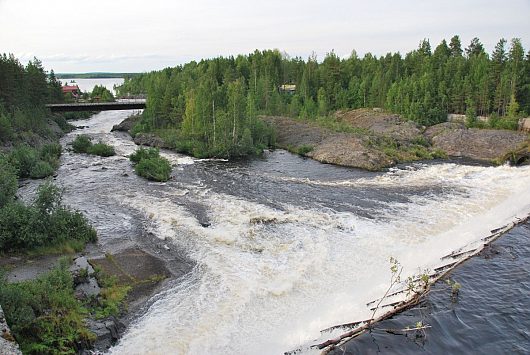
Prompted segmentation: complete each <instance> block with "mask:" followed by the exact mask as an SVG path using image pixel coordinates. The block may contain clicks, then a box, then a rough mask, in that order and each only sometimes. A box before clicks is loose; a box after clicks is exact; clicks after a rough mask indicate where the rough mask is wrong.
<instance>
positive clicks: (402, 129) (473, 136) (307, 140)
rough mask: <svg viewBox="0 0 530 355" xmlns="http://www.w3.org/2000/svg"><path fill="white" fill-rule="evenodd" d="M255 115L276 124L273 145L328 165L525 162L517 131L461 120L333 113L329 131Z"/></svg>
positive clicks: (529, 145)
mask: <svg viewBox="0 0 530 355" xmlns="http://www.w3.org/2000/svg"><path fill="white" fill-rule="evenodd" d="M260 118H261V119H262V120H263V121H265V122H267V123H268V124H270V125H271V126H273V127H274V128H275V131H276V141H277V146H279V147H280V148H285V149H288V150H290V151H292V152H295V153H298V154H301V155H304V156H308V157H311V158H313V159H315V160H318V161H320V162H323V163H329V164H336V165H343V166H349V167H357V168H361V169H367V170H381V169H383V168H385V167H389V166H392V165H394V164H396V163H398V162H407V161H414V160H420V159H432V158H436V157H444V156H451V157H461V158H467V159H472V160H477V161H482V162H487V163H495V164H501V163H504V162H506V161H510V162H511V163H513V164H514V165H519V164H523V163H528V162H530V140H529V137H528V134H527V133H525V132H522V131H509V130H494V129H478V128H469V129H468V128H467V127H466V126H465V124H464V123H462V122H445V123H441V124H437V125H434V126H431V127H428V128H427V129H425V128H424V127H419V126H417V125H416V124H415V123H414V122H411V121H405V120H403V119H401V118H400V116H398V115H395V114H391V113H387V112H384V111H383V110H380V109H357V110H351V111H338V112H336V113H335V115H334V118H335V123H336V124H337V125H340V127H338V129H336V128H337V127H332V126H330V127H331V128H333V129H334V130H332V129H330V128H325V127H323V126H322V125H319V124H317V123H316V122H312V121H308V120H297V119H292V118H287V117H276V116H264V117H260ZM326 127H327V126H326ZM341 130H342V132H338V131H341Z"/></svg>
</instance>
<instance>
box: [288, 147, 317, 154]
mask: <svg viewBox="0 0 530 355" xmlns="http://www.w3.org/2000/svg"><path fill="white" fill-rule="evenodd" d="M287 150H288V151H290V152H292V153H295V154H298V155H301V156H305V155H306V154H307V153H309V152H311V151H312V150H313V146H311V145H305V144H304V145H301V146H299V147H287Z"/></svg>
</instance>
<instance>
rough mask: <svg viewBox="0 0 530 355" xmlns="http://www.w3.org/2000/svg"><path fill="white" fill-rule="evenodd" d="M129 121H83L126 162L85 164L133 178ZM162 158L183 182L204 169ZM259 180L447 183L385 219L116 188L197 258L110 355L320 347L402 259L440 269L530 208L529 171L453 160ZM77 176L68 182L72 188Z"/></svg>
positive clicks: (171, 190) (110, 117) (201, 188)
mask: <svg viewBox="0 0 530 355" xmlns="http://www.w3.org/2000/svg"><path fill="white" fill-rule="evenodd" d="M124 115H126V114H124V113H121V112H107V113H101V114H98V115H95V116H93V117H92V118H91V119H90V120H89V121H80V122H78V124H79V125H85V124H86V125H89V128H87V129H84V130H82V131H78V132H76V133H75V134H77V133H88V134H91V135H93V136H94V137H95V138H97V139H102V140H103V141H105V142H108V143H111V144H113V145H114V146H115V148H116V151H117V153H118V156H117V157H114V158H108V159H99V158H89V157H87V159H93V160H94V162H92V163H90V164H110V165H108V167H109V169H108V170H106V171H109V172H112V171H114V170H115V169H116V170H117V171H122V170H121V169H126V170H123V171H124V172H128V173H129V174H132V172H131V171H130V169H131V168H130V164H128V163H127V160H126V155H128V154H130V153H132V152H133V151H134V149H135V148H136V147H135V145H134V144H133V143H132V142H130V140H127V139H125V138H122V137H121V136H120V135H115V134H108V132H109V131H110V129H111V127H112V125H114V124H116V123H117V122H119V121H120V120H121V119H123V118H124ZM70 138H71V137H70ZM163 154H164V155H165V156H166V157H167V158H169V159H170V160H171V161H172V163H173V164H174V165H175V169H179V170H181V171H182V174H186V171H187V169H190V168H191V167H193V164H194V163H196V164H199V163H198V162H197V161H196V160H194V159H191V158H187V157H183V156H182V155H178V154H174V153H171V152H163ZM77 159H81V158H77ZM86 163H89V162H88V161H87V162H86ZM124 163H125V164H124ZM83 164H85V163H83ZM111 165H112V166H111ZM98 166H99V165H98ZM76 171H81V168H80V169H79V170H76ZM258 173H259V174H260V175H262V176H266V177H267V179H270V180H281V181H282V182H283V180H285V181H284V182H285V184H288V183H290V184H293V183H294V184H300V186H307V185H306V184H309V185H311V186H325V187H329V188H335V187H336V188H341V189H344V190H340V191H344V193H345V194H347V195H348V196H350V195H351V196H355V195H356V194H357V193H358V192H360V191H365V190H363V189H370V188H374V187H384V188H388V189H389V191H391V190H394V191H395V190H396V189H401V190H402V191H403V192H404V193H407V191H413V190H414V189H420V190H421V189H422V188H423V187H429V186H437V187H440V188H441V189H442V190H443V193H431V194H412V193H411V194H410V199H409V201H407V202H387V203H386V205H385V206H384V208H383V209H384V211H377V212H378V213H376V214H375V215H377V216H380V218H378V219H369V218H364V217H360V216H358V215H355V214H353V213H349V212H338V211H336V210H334V209H333V205H328V206H322V207H319V208H316V207H314V208H304V207H300V204H293V205H291V204H284V205H283V206H281V207H282V208H281V210H279V209H274V208H272V207H270V206H269V205H265V204H261V203H259V202H252V201H249V200H246V199H244V198H241V197H236V196H234V195H229V194H225V193H221V192H219V191H218V189H216V188H214V187H212V186H210V185H212V182H211V181H200V182H197V183H185V182H180V181H176V182H173V183H168V184H152V183H144V182H143V181H142V180H136V183H135V185H134V186H132V185H131V186H127V189H126V190H120V189H115V188H112V189H109V191H107V192H106V193H108V198H109V199H111V200H113V201H114V203H116V204H121V205H123V206H124V207H125V210H127V209H133V210H137V211H139V212H140V213H142V214H143V215H145V219H146V220H147V221H148V223H147V226H146V228H148V229H150V231H151V232H153V233H154V235H157V236H158V237H159V238H161V239H165V240H166V241H165V243H167V244H168V245H171V243H174V244H175V246H177V248H178V249H181V250H184V251H185V252H186V253H187V254H188V256H189V257H190V258H191V259H193V260H195V261H196V263H197V266H196V267H195V268H194V270H193V271H192V272H191V273H190V274H189V275H187V276H186V277H185V278H184V280H182V282H179V283H178V284H176V285H175V286H173V287H171V288H169V289H167V290H165V292H164V293H163V294H161V295H158V296H157V301H156V302H155V303H154V304H153V305H152V306H151V307H150V309H149V310H148V311H147V312H146V313H145V315H144V316H143V317H141V318H140V319H138V320H137V321H136V322H135V323H134V324H133V325H132V326H131V327H130V328H129V329H128V330H127V332H126V334H125V335H124V337H123V338H122V339H121V340H120V342H119V344H118V345H117V346H115V347H114V348H112V349H111V350H110V353H112V354H280V353H283V352H285V351H290V350H294V349H297V348H299V347H301V348H302V349H304V352H305V353H311V352H316V351H314V350H309V349H308V346H309V345H311V344H314V343H316V342H317V341H316V339H320V341H324V340H326V339H327V338H328V337H330V336H333V335H336V334H324V335H321V334H320V331H321V330H322V329H326V328H328V327H331V326H334V325H338V324H343V323H347V322H352V321H358V320H364V319H368V318H370V317H371V313H372V312H371V311H370V310H369V307H367V306H366V304H367V303H368V302H370V301H373V300H374V299H377V298H379V297H381V296H382V295H383V294H384V292H385V291H386V289H387V288H388V286H389V281H390V275H391V274H390V265H389V261H388V260H389V258H390V257H391V256H392V257H394V258H396V259H398V260H399V262H400V263H401V264H402V265H403V267H404V271H403V274H402V279H404V278H406V277H407V276H409V275H413V274H419V273H421V272H423V271H424V270H425V269H431V270H432V269H434V268H435V267H437V266H440V265H441V264H442V262H441V260H440V258H441V257H443V256H446V255H448V254H450V253H451V252H452V251H454V250H457V249H459V248H461V247H463V246H470V245H473V244H479V243H480V240H481V238H483V237H486V236H488V235H489V234H490V231H491V230H492V229H495V228H497V227H500V226H503V225H505V224H506V223H507V222H509V221H513V220H514V218H515V217H517V216H519V217H523V216H526V215H527V214H528V213H530V166H526V167H521V168H513V167H509V166H501V167H479V166H464V165H456V164H449V163H448V164H439V165H423V166H420V168H419V169H394V170H391V171H390V172H388V173H386V174H382V175H376V176H373V177H370V178H366V177H365V178H357V179H344V180H338V181H337V180H334V181H326V180H314V179H313V180H312V179H309V178H302V179H300V178H296V177H293V176H280V177H278V176H277V175H273V174H270V172H269V171H262V172H261V171H260V172H258ZM99 174H102V173H99ZM286 175H289V174H286ZM295 175H296V174H295ZM100 176H101V175H100ZM113 176H114V175H113ZM241 176H242V177H240V178H241V179H244V178H245V177H244V175H241ZM220 179H221V177H220ZM69 181H71V178H70V177H65V181H64V183H65V184H66V185H67V186H68V182H69ZM227 183H229V181H227ZM118 184H119V186H121V184H122V183H121V182H119V181H118ZM136 184H137V185H136ZM152 186H156V187H157V188H158V189H157V192H156V193H154V192H153V191H151V190H150V187H152ZM256 188H259V186H256ZM291 188H293V189H295V188H296V186H293V187H291ZM233 189H234V190H235V189H237V186H234V187H233ZM426 190H427V191H430V190H429V189H426ZM69 191H75V187H73V186H72V187H70V188H69ZM82 191H83V190H82ZM81 193H82V192H81ZM282 193H284V192H282ZM236 195H237V194H236ZM177 196H185V197H186V198H188V199H189V200H191V201H196V202H197V203H200V204H203V205H205V206H207V209H208V214H209V218H210V222H211V226H209V227H208V228H204V227H203V226H201V225H200V223H199V222H198V221H197V219H196V217H195V216H193V215H192V214H190V212H188V210H187V209H186V206H184V205H182V204H176V203H175V202H174V198H175V197H177ZM88 198H90V197H88ZM284 200H285V199H283V200H282V201H284ZM393 200H395V199H391V198H389V201H393ZM258 201H259V199H258ZM297 206H298V207H297ZM336 332H337V333H341V330H340V329H339V330H337V331H336Z"/></svg>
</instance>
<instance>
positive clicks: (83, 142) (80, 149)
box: [72, 134, 92, 153]
mask: <svg viewBox="0 0 530 355" xmlns="http://www.w3.org/2000/svg"><path fill="white" fill-rule="evenodd" d="M91 146H92V142H91V140H90V138H89V137H88V136H87V135H85V134H81V135H79V136H77V137H75V139H74V141H73V142H72V148H73V149H74V152H76V153H88V149H89V148H90V147H91Z"/></svg>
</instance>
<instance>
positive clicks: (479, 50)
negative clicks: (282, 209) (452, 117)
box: [118, 36, 530, 157]
mask: <svg viewBox="0 0 530 355" xmlns="http://www.w3.org/2000/svg"><path fill="white" fill-rule="evenodd" d="M118 91H119V92H120V93H131V94H147V107H146V110H145V111H144V113H143V116H142V119H141V120H140V121H139V122H138V123H136V125H135V127H133V129H132V134H133V136H134V135H136V134H139V133H145V132H149V133H154V134H156V135H159V136H160V137H162V138H163V139H164V141H165V142H166V145H168V146H171V147H174V148H175V149H177V150H179V151H183V152H186V153H189V154H192V155H194V156H196V157H205V156H217V157H230V156H234V155H245V154H253V153H254V152H256V151H258V152H259V151H260V149H262V148H263V147H264V146H265V145H267V144H271V143H273V142H274V135H273V133H272V132H271V131H270V129H269V128H268V126H267V125H264V124H263V123H262V121H261V120H260V119H258V115H268V116H271V115H273V116H278V115H284V116H290V117H299V118H301V119H304V120H306V121H310V122H314V123H317V124H321V125H323V126H329V125H330V124H331V125H334V123H333V122H331V121H332V120H333V115H331V113H332V112H334V111H336V110H346V109H357V108H371V107H380V108H385V109H386V110H388V111H389V112H393V113H398V114H400V115H402V117H404V118H405V119H408V120H410V121H412V122H414V123H416V124H417V125H420V126H421V125H423V126H431V125H435V124H437V123H440V122H444V121H446V119H447V114H448V113H458V114H465V115H466V116H467V117H468V124H469V125H470V126H479V125H481V123H478V122H479V121H477V116H479V115H489V116H491V118H492V119H491V120H490V123H489V125H490V126H491V127H493V128H509V129H515V128H516V127H517V119H518V118H519V117H521V116H522V115H524V114H528V113H530V52H529V53H528V54H526V56H525V51H524V49H523V47H522V45H521V41H520V39H518V38H514V39H512V40H511V42H510V44H509V47H508V43H507V41H506V40H505V39H501V40H500V41H499V42H498V44H497V45H496V47H495V50H494V51H493V53H491V55H488V54H487V53H486V51H485V50H484V47H483V45H482V44H481V42H480V41H479V39H477V38H474V39H473V40H472V41H471V43H470V44H469V46H468V47H467V48H465V49H463V48H462V45H461V41H460V38H459V37H458V36H454V37H452V38H451V40H450V41H449V43H448V42H447V41H445V40H443V41H442V42H441V43H440V44H439V45H438V46H436V48H435V49H434V51H433V50H432V49H431V45H430V43H429V41H428V40H423V41H421V42H420V45H419V47H418V49H416V50H413V51H411V52H409V53H407V54H406V55H404V56H402V55H401V54H400V53H388V54H387V55H385V56H381V57H376V56H374V55H372V54H370V53H368V54H366V55H365V56H364V57H362V58H360V57H358V56H357V54H356V52H355V51H353V52H352V54H351V55H350V57H349V58H347V59H341V58H339V57H338V56H337V55H336V54H335V53H334V52H331V53H328V54H327V55H326V57H325V58H324V60H323V61H322V62H318V61H317V58H316V56H314V55H312V56H311V57H309V58H308V60H306V61H304V60H302V59H301V58H298V57H297V58H290V57H289V56H288V55H287V54H285V53H280V52H279V51H278V50H266V51H261V52H260V51H255V52H254V53H252V54H249V55H246V56H245V55H239V56H237V57H228V58H224V57H218V58H214V59H208V60H201V61H200V62H195V61H193V62H190V63H188V64H185V65H180V66H177V67H174V68H166V69H164V70H161V71H154V72H151V73H146V74H141V75H138V76H135V77H133V78H127V79H126V80H125V82H124V84H123V85H122V86H121V87H120V88H118ZM330 122H331V123H330ZM385 145H388V144H386V143H385ZM308 149H309V148H307V147H304V148H303V149H302V151H303V152H304V151H308Z"/></svg>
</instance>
